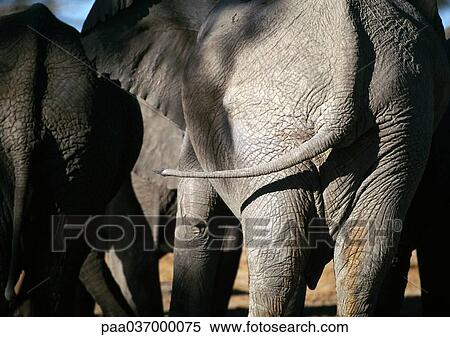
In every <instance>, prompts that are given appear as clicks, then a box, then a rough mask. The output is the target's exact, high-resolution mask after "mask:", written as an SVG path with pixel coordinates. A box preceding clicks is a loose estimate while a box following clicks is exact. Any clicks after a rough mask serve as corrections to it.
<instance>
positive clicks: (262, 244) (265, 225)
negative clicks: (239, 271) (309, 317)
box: [242, 189, 315, 316]
mask: <svg viewBox="0 0 450 337" xmlns="http://www.w3.org/2000/svg"><path fill="white" fill-rule="evenodd" d="M312 200H313V199H312V198H308V195H307V193H306V192H303V191H301V190H298V191H296V190H294V191H293V190H290V189H289V190H282V191H276V192H272V193H267V194H263V195H261V196H259V197H257V198H256V199H255V200H253V201H252V202H251V203H250V204H248V206H246V208H245V209H244V211H243V212H242V216H243V221H244V223H243V227H244V237H245V243H246V246H247V249H248V266H249V281H250V285H249V315H250V316H283V315H287V314H292V311H291V312H288V309H290V310H292V304H291V305H290V303H289V302H290V301H291V300H292V298H293V297H294V295H295V294H296V289H298V290H300V291H303V289H304V285H301V283H303V281H299V280H300V275H303V277H304V275H305V267H306V262H307V254H306V251H305V250H303V249H301V247H306V243H307V241H306V238H305V229H306V227H307V223H308V220H309V219H311V218H312V217H314V216H315V207H312V206H313V201H312ZM299 285H301V288H300V287H299ZM298 295H302V293H301V292H299V293H297V296H298ZM295 306H296V305H295ZM289 307H290V308H289ZM294 310H295V309H294Z"/></svg>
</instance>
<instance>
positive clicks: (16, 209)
mask: <svg viewBox="0 0 450 337" xmlns="http://www.w3.org/2000/svg"><path fill="white" fill-rule="evenodd" d="M14 184H15V186H14V204H13V227H12V244H11V258H10V264H9V273H8V280H7V283H6V289H5V298H6V299H7V300H8V301H11V300H12V299H13V298H14V297H15V292H14V286H15V284H16V281H17V278H18V275H19V272H20V270H19V258H20V257H19V255H20V245H21V243H20V237H21V233H22V224H23V221H24V217H25V212H26V206H27V199H28V192H29V172H28V170H27V169H24V170H21V169H19V168H15V183H14Z"/></svg>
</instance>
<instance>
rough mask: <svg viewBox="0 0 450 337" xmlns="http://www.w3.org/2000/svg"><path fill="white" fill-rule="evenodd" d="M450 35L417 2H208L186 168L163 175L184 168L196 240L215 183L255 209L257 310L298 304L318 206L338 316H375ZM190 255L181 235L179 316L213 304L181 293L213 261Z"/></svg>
mask: <svg viewBox="0 0 450 337" xmlns="http://www.w3.org/2000/svg"><path fill="white" fill-rule="evenodd" d="M318 13H320V16H319V15H318ZM394 23H395V24H394ZM441 33H442V29H441V30H440V31H437V30H436V29H434V28H433V27H432V26H430V24H429V23H428V21H427V20H426V18H424V17H423V16H422V15H421V13H420V12H419V11H418V10H417V9H416V8H414V7H413V6H411V4H410V3H408V2H407V1H395V2H388V1H381V2H372V1H333V2H329V3H328V2H327V1H321V2H320V3H317V2H314V3H313V2H308V1H303V2H301V3H299V2H295V1H270V2H266V1H251V2H244V3H243V2H240V1H222V2H220V3H219V5H218V6H216V7H215V9H214V10H213V11H212V12H211V13H210V15H209V16H208V18H207V20H206V22H205V23H204V25H203V27H202V29H201V30H200V35H199V38H198V44H197V45H196V47H195V49H194V51H193V53H192V55H191V57H190V59H189V62H188V63H187V66H186V73H185V75H184V83H183V84H184V86H183V107H184V116H185V121H186V128H187V135H188V139H189V141H190V144H186V146H185V151H184V152H183V155H182V159H181V162H182V163H184V165H182V168H183V170H184V172H183V171H181V172H179V171H175V172H174V171H170V170H169V171H167V172H164V171H163V174H164V173H166V174H168V175H178V176H181V177H186V178H185V179H183V180H182V182H181V183H180V190H183V191H184V194H183V200H181V201H180V202H179V213H178V218H179V219H181V220H180V223H179V224H177V226H180V228H184V230H183V232H184V235H185V236H183V239H185V240H187V239H188V238H192V237H193V239H192V240H196V239H197V236H198V235H199V233H198V232H197V231H198V229H197V228H198V226H199V222H198V221H199V220H198V219H202V221H205V218H207V217H208V216H209V214H208V211H207V210H205V209H204V206H202V207H201V208H200V206H196V205H199V204H203V205H208V204H210V203H211V202H212V200H214V197H211V193H210V192H208V191H210V190H211V189H212V190H214V191H217V193H218V195H220V197H222V198H223V200H224V201H225V202H226V204H227V205H228V206H229V207H230V209H231V210H232V212H233V213H234V214H235V215H236V216H238V217H240V218H243V221H244V225H243V226H244V234H245V235H244V236H245V237H246V243H247V245H248V249H249V275H250V314H251V315H282V314H284V313H285V310H286V307H287V305H288V302H289V299H290V298H291V296H292V293H293V289H295V287H296V284H297V282H298V278H299V275H302V274H304V273H305V271H304V270H305V267H306V264H307V259H308V252H307V250H305V249H304V247H305V246H307V244H308V242H306V241H305V240H302V237H303V236H302V234H303V233H308V230H309V229H308V226H309V225H310V224H311V221H312V220H313V219H314V218H316V217H320V218H325V219H326V220H327V222H328V224H329V226H330V234H331V235H332V236H333V238H334V240H335V241H336V247H335V253H334V263H335V274H336V281H337V292H338V295H337V296H338V313H339V314H340V315H366V314H370V313H372V312H373V310H374V305H375V302H376V295H377V292H378V290H379V288H380V286H381V282H382V280H383V278H384V275H385V273H386V272H387V269H388V267H389V264H390V262H391V259H392V257H393V255H394V253H395V250H396V245H397V242H398V239H399V233H400V231H401V227H398V224H399V223H402V222H403V220H404V218H405V215H406V211H407V209H408V206H409V203H410V202H411V199H412V197H413V195H414V193H415V190H416V187H417V185H418V182H419V180H420V177H421V175H422V172H423V170H424V168H425V164H426V160H427V157H428V152H429V147H430V144H431V136H432V133H433V129H434V127H435V126H436V125H437V124H438V122H439V120H440V118H441V116H442V114H443V112H444V110H445V108H446V104H447V100H448V75H449V72H448V62H447V59H446V53H445V48H444V43H443V38H442V34H441ZM195 159H196V160H198V163H197V164H196V165H192V163H193V162H195ZM190 171H205V173H199V172H190ZM214 171H215V172H214ZM200 177H205V178H212V179H209V180H205V179H203V180H198V178H200ZM240 177H241V178H240ZM200 195H203V200H202V202H200V201H199V200H198V198H199V196H200ZM255 219H256V220H255ZM261 228H265V230H266V232H265V234H266V235H267V236H266V239H267V240H268V241H267V242H269V243H271V244H272V245H270V244H269V246H266V244H267V242H266V244H264V243H261V242H258V241H257V238H258V237H260V235H261ZM197 247H198V251H199V252H200V251H202V250H204V246H202V243H201V242H200V243H197ZM186 254H190V255H192V252H191V253H186V252H184V251H183V250H182V249H180V250H179V251H177V245H175V271H174V274H175V281H174V292H173V298H172V309H173V311H174V313H184V312H186V311H187V312H191V311H192V310H196V308H200V307H201V306H200V305H199V304H198V303H195V304H193V305H192V306H191V307H189V306H186V305H185V304H184V303H183V301H182V299H183V298H187V297H189V296H190V294H191V293H192V292H193V291H192V289H188V287H187V286H186V284H189V282H188V281H187V280H190V279H191V278H192V277H194V274H195V273H197V274H198V273H199V270H207V268H206V267H205V264H207V262H202V263H201V265H200V264H199V266H198V268H195V267H194V266H193V265H192V263H188V261H189V259H187V258H185V257H184V255H186ZM191 274H192V275H191ZM194 293H196V291H194ZM196 298H201V296H198V297H196ZM191 303H192V302H191ZM194 306H195V307H194Z"/></svg>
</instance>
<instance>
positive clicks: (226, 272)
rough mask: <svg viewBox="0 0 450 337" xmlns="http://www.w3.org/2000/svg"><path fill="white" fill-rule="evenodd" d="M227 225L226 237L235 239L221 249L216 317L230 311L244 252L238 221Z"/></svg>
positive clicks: (214, 303) (215, 303)
mask: <svg viewBox="0 0 450 337" xmlns="http://www.w3.org/2000/svg"><path fill="white" fill-rule="evenodd" d="M224 215H228V216H230V217H231V216H232V214H231V212H226V211H225V212H224ZM233 222H234V223H232V224H227V228H226V231H225V233H224V237H225V238H227V237H229V238H234V239H233V240H228V241H227V242H225V243H224V245H223V246H222V247H221V250H222V252H221V254H220V257H219V265H218V267H217V275H216V283H215V285H214V295H213V297H214V301H213V308H212V314H213V315H215V316H225V313H226V311H227V309H228V302H229V300H230V297H231V293H232V291H233V285H234V280H235V279H236V274H237V272H238V269H239V261H240V257H241V252H242V248H241V246H242V240H243V238H242V231H241V226H240V224H239V223H238V222H237V221H233Z"/></svg>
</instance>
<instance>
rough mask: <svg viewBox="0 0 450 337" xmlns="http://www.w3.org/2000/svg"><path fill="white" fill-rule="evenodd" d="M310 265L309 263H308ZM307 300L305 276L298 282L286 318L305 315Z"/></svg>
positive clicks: (301, 276)
mask: <svg viewBox="0 0 450 337" xmlns="http://www.w3.org/2000/svg"><path fill="white" fill-rule="evenodd" d="M308 263H309V262H308ZM305 299H306V279H305V277H304V276H303V275H300V277H299V278H298V282H297V287H296V288H295V292H294V294H293V295H292V297H291V300H290V301H289V303H288V306H287V308H286V312H285V316H288V317H300V316H302V315H303V311H304V309H305Z"/></svg>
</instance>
